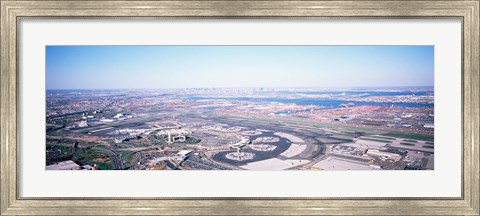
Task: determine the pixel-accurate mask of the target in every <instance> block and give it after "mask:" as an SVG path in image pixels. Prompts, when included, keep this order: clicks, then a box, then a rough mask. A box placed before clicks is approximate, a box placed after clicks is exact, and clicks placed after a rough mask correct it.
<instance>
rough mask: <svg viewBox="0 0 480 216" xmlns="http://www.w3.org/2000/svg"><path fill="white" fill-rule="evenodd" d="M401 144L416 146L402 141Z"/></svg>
mask: <svg viewBox="0 0 480 216" xmlns="http://www.w3.org/2000/svg"><path fill="white" fill-rule="evenodd" d="M400 144H401V145H406V146H415V144H413V143H406V142H401V143H400Z"/></svg>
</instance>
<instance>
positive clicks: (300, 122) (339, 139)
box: [46, 87, 434, 170]
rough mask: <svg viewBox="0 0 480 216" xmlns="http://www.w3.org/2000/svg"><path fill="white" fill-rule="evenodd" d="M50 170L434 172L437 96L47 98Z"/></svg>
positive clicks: (325, 92)
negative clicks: (435, 104)
mask: <svg viewBox="0 0 480 216" xmlns="http://www.w3.org/2000/svg"><path fill="white" fill-rule="evenodd" d="M46 97H47V100H46V110H47V111H46V169H47V170H433V169H434V93H433V88H431V87H415V88H412V87H409V88H348V89H347V88H343V89H341V88H339V89H319V88H189V89H151V90H145V89H140V90H134V89H130V90H47V92H46Z"/></svg>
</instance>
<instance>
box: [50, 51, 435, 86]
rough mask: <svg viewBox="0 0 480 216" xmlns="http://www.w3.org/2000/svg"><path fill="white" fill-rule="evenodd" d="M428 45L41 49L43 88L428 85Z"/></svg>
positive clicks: (431, 75)
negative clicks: (44, 81) (44, 77)
mask: <svg viewBox="0 0 480 216" xmlns="http://www.w3.org/2000/svg"><path fill="white" fill-rule="evenodd" d="M433 64H434V47H433V46H47V47H46V88H47V90H83V89H85V90H86V89H98V90H100V89H102V90H105V89H186V88H402V87H411V88H413V87H433V82H434V67H433Z"/></svg>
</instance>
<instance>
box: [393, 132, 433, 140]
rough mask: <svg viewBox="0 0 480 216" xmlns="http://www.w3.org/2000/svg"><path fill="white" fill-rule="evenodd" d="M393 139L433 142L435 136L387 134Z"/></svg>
mask: <svg viewBox="0 0 480 216" xmlns="http://www.w3.org/2000/svg"><path fill="white" fill-rule="evenodd" d="M385 135H388V136H391V137H397V138H403V139H415V140H423V141H433V136H430V135H423V134H404V133H388V134H385Z"/></svg>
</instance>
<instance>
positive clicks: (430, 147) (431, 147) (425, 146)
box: [422, 145, 433, 149]
mask: <svg viewBox="0 0 480 216" xmlns="http://www.w3.org/2000/svg"><path fill="white" fill-rule="evenodd" d="M422 147H423V148H429V149H433V146H427V145H424V146H422Z"/></svg>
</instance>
